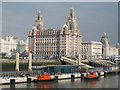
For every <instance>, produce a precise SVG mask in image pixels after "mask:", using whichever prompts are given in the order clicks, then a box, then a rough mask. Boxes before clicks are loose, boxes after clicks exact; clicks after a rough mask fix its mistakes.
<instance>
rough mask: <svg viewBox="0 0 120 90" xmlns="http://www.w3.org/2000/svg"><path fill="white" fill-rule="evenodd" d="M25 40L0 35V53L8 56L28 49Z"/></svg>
mask: <svg viewBox="0 0 120 90" xmlns="http://www.w3.org/2000/svg"><path fill="white" fill-rule="evenodd" d="M27 47H28V44H27V42H26V41H23V40H20V39H18V38H14V37H11V36H5V37H0V53H1V54H4V56H5V55H6V56H7V57H10V56H11V55H15V53H16V52H19V51H20V52H19V53H21V52H22V51H25V50H28V49H27Z"/></svg>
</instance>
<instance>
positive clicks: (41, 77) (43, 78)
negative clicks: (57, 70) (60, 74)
mask: <svg viewBox="0 0 120 90" xmlns="http://www.w3.org/2000/svg"><path fill="white" fill-rule="evenodd" d="M36 77H37V79H34V82H44V81H53V80H56V78H55V76H51V75H50V73H41V74H40V75H37V76H36Z"/></svg>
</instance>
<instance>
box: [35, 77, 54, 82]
mask: <svg viewBox="0 0 120 90" xmlns="http://www.w3.org/2000/svg"><path fill="white" fill-rule="evenodd" d="M54 80H56V78H52V79H44V80H37V79H34V80H33V82H48V81H54Z"/></svg>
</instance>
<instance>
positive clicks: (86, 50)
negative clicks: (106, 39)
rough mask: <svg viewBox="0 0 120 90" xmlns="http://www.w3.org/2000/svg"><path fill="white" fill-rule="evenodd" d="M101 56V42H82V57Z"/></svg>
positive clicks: (98, 57) (97, 57)
mask: <svg viewBox="0 0 120 90" xmlns="http://www.w3.org/2000/svg"><path fill="white" fill-rule="evenodd" d="M88 58H89V59H90V58H96V59H100V58H102V43H101V42H98V41H89V42H82V59H88Z"/></svg>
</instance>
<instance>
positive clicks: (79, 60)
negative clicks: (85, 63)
mask: <svg viewBox="0 0 120 90" xmlns="http://www.w3.org/2000/svg"><path fill="white" fill-rule="evenodd" d="M80 63H81V55H80V54H79V55H78V64H80Z"/></svg>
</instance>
